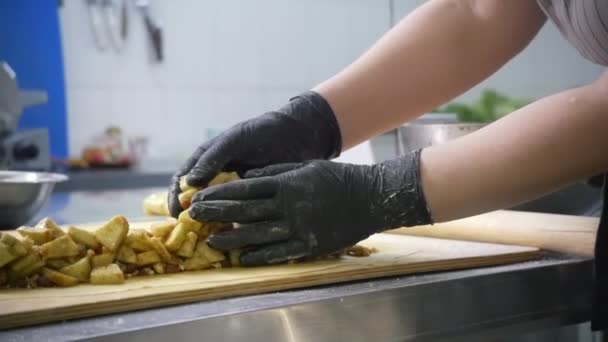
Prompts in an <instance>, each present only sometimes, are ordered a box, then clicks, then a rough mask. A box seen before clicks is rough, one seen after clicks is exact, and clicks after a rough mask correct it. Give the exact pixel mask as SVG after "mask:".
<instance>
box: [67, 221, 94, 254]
mask: <svg viewBox="0 0 608 342" xmlns="http://www.w3.org/2000/svg"><path fill="white" fill-rule="evenodd" d="M68 235H69V236H70V237H71V238H72V240H74V241H76V242H77V243H81V244H83V245H85V246H87V247H88V248H91V249H98V248H99V246H100V245H99V241H97V238H96V237H95V233H93V232H92V231H89V230H86V229H81V228H78V227H74V226H71V227H70V228H68Z"/></svg>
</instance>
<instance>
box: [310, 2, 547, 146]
mask: <svg viewBox="0 0 608 342" xmlns="http://www.w3.org/2000/svg"><path fill="white" fill-rule="evenodd" d="M544 21H545V17H544V15H543V13H542V11H541V10H540V8H539V7H538V5H537V4H536V2H535V1H530V0H511V1H502V0H477V1H475V0H435V1H429V2H427V3H426V4H424V5H423V6H421V7H420V8H418V9H417V10H416V11H414V12H413V13H411V14H410V15H409V16H407V17H406V18H405V19H404V20H402V21H401V22H400V23H399V24H398V25H397V26H396V27H395V28H394V29H392V30H391V31H390V32H388V33H387V34H386V35H385V36H384V37H382V39H380V40H379V41H378V42H377V43H376V44H375V45H374V46H373V47H372V48H371V49H370V50H369V51H368V52H367V53H365V54H364V55H363V56H362V57H361V58H359V59H358V60H357V61H355V62H354V63H353V64H352V65H350V66H349V67H347V68H346V69H345V70H344V71H342V72H341V73H339V74H338V75H336V76H334V77H333V78H331V79H329V80H327V81H325V82H323V83H322V84H320V85H319V86H317V87H316V88H315V90H316V91H317V92H319V93H320V94H322V95H323V96H324V97H325V98H326V99H327V101H328V102H329V103H330V105H331V106H332V108H333V110H334V112H335V113H336V117H337V119H338V123H339V125H340V130H341V133H342V140H343V146H344V149H347V148H349V147H352V146H354V145H356V144H358V143H360V142H361V141H364V140H366V139H368V138H370V137H372V136H374V135H376V134H379V133H382V132H384V131H387V130H389V129H391V128H394V127H397V126H399V125H400V124H402V123H403V122H405V121H407V120H410V119H412V118H414V117H417V116H419V115H421V114H423V113H424V112H427V111H430V110H432V109H434V108H436V107H437V106H439V105H441V104H443V103H445V102H446V101H448V100H449V99H451V98H453V97H455V96H457V95H459V94H461V93H463V92H464V91H466V90H468V89H469V88H471V87H472V86H474V85H475V84H477V83H479V82H480V81H481V80H483V79H485V78H486V77H488V76H489V75H490V74H492V73H493V72H495V71H496V70H497V69H498V68H500V67H501V66H502V65H503V64H504V63H506V62H507V61H508V60H510V59H511V58H512V57H513V56H514V55H516V54H517V53H518V52H520V51H521V50H522V49H523V48H524V47H525V46H526V45H527V44H528V42H529V41H530V40H531V39H532V38H533V37H534V36H535V35H536V33H537V32H538V30H539V29H540V27H541V26H542V25H543V23H544Z"/></svg>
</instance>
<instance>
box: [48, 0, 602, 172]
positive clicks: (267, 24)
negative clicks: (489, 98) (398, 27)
mask: <svg viewBox="0 0 608 342" xmlns="http://www.w3.org/2000/svg"><path fill="white" fill-rule="evenodd" d="M151 2H152V6H153V8H152V10H153V14H154V16H155V17H156V18H158V20H159V21H160V22H161V24H162V25H163V29H164V38H165V61H164V62H163V63H162V64H155V63H154V62H152V58H151V50H150V45H149V42H148V40H147V39H148V38H147V36H146V34H145V30H144V26H143V23H142V20H141V17H140V15H139V13H138V12H137V11H136V10H135V8H133V7H132V8H130V17H129V29H130V31H129V37H128V41H127V44H126V46H125V47H124V50H123V51H122V52H121V53H114V52H112V51H105V52H100V51H98V50H97V49H96V48H95V45H94V43H93V36H92V33H91V29H90V22H89V17H88V15H87V12H86V7H85V1H84V0H82V1H79V0H71V1H64V7H63V9H62V10H61V13H60V18H61V29H62V35H63V47H64V60H65V64H66V65H65V70H66V83H67V103H68V125H69V127H68V129H69V133H68V134H69V144H70V153H71V154H72V155H78V154H79V153H80V150H81V149H82V147H83V146H84V144H86V142H87V141H88V139H89V138H90V137H91V136H93V135H95V134H98V133H99V132H100V131H101V130H102V129H103V128H104V127H105V126H107V125H111V124H113V125H119V126H121V127H123V128H124V129H125V131H126V132H127V133H130V134H134V135H145V136H148V137H149V138H150V148H149V151H150V159H153V160H165V161H168V162H170V163H179V162H180V161H181V160H183V159H184V158H185V157H186V156H187V155H188V154H189V153H190V151H191V150H192V149H193V148H194V147H195V146H196V145H197V144H199V143H201V142H202V141H204V140H205V139H206V138H207V136H208V131H218V130H221V129H224V128H226V127H228V126H230V125H231V124H233V123H235V122H238V121H241V120H244V119H247V118H249V117H252V116H254V115H257V114H260V113H262V112H264V111H266V110H270V109H274V108H276V107H278V106H280V105H282V104H284V103H285V102H286V101H287V100H288V99H289V98H290V97H291V96H293V95H295V94H297V93H298V92H301V91H303V90H306V89H309V88H310V87H312V86H314V85H315V84H316V83H318V82H320V81H322V80H323V79H325V78H327V77H329V76H331V75H332V74H334V73H335V72H337V71H338V70H340V69H341V68H342V67H344V66H346V65H347V64H348V63H350V62H351V61H352V60H353V59H355V58H356V57H357V56H359V55H360V53H361V52H363V51H364V50H365V49H366V48H368V47H369V46H370V45H371V44H372V43H373V42H374V41H375V40H376V39H377V38H378V37H380V36H381V35H382V33H383V32H384V31H385V30H386V29H387V28H388V27H389V26H390V21H391V20H390V19H391V16H390V9H389V8H390V6H389V1H388V0H382V1H378V0H308V1H298V0H256V1H248V0H224V1H210V0H171V1H169V0H153V1H151ZM423 2H424V1H422V0H394V13H393V21H395V22H396V21H398V20H400V19H401V18H402V17H403V16H404V15H406V14H407V13H408V12H410V11H411V10H413V9H414V8H415V7H417V6H418V5H420V4H421V3H423ZM130 3H132V2H130ZM600 71H601V68H600V67H598V66H595V65H593V64H591V63H589V62H587V61H585V60H584V59H583V58H582V57H580V56H579V55H578V53H577V52H576V51H575V50H574V49H573V48H572V47H570V45H569V44H568V43H567V42H566V41H565V40H564V39H563V38H562V37H561V36H560V34H559V32H558V31H557V30H556V29H555V28H554V27H553V26H552V25H550V24H548V25H546V26H545V27H544V28H543V29H542V31H541V33H540V34H539V35H538V37H536V38H535V40H534V41H533V42H532V44H531V45H530V46H529V47H528V48H527V49H526V50H525V51H524V52H523V53H522V54H520V55H519V56H517V57H516V58H515V59H514V60H513V61H511V62H510V63H509V64H508V65H507V66H505V67H504V68H502V69H501V70H499V71H498V72H497V73H496V74H494V75H493V76H492V77H490V78H489V79H487V80H486V81H484V82H483V83H482V84H480V85H479V86H477V87H475V88H474V89H472V90H470V91H469V92H467V93H465V94H464V95H463V96H461V97H459V98H458V99H457V100H463V101H470V100H474V99H476V98H477V97H478V96H479V93H480V91H481V90H482V89H484V88H495V89H497V90H499V91H503V92H506V93H508V94H510V95H515V96H524V97H540V96H544V95H547V94H550V93H553V92H556V91H559V90H562V89H565V88H569V87H572V86H576V85H579V84H584V83H587V82H589V81H590V80H592V79H593V78H595V77H596V76H597V75H598V74H599V72H600ZM174 132H181V134H175V133H174ZM369 155H370V146H369V145H362V146H359V147H358V148H356V149H354V150H353V151H350V152H349V153H346V154H345V155H344V157H343V158H341V160H344V161H353V162H365V161H366V160H369Z"/></svg>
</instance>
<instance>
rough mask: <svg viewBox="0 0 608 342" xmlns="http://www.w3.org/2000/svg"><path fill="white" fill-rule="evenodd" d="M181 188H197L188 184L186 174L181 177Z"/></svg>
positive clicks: (186, 189)
mask: <svg viewBox="0 0 608 342" xmlns="http://www.w3.org/2000/svg"><path fill="white" fill-rule="evenodd" d="M179 189H180V190H181V191H182V192H185V191H188V190H190V189H195V188H193V187H191V186H190V185H188V182H186V176H182V177H181V178H180V179H179Z"/></svg>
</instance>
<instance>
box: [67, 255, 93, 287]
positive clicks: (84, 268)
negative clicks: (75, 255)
mask: <svg viewBox="0 0 608 342" xmlns="http://www.w3.org/2000/svg"><path fill="white" fill-rule="evenodd" d="M92 256H93V251H91V250H89V252H88V253H87V255H86V256H85V257H84V258H82V259H80V260H78V261H76V262H75V263H73V264H71V265H68V266H65V267H63V268H61V270H60V271H61V273H64V274H67V275H69V276H72V277H74V278H76V279H78V280H79V281H81V282H83V283H84V282H86V281H88V280H89V275H90V274H91V257H92Z"/></svg>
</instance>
